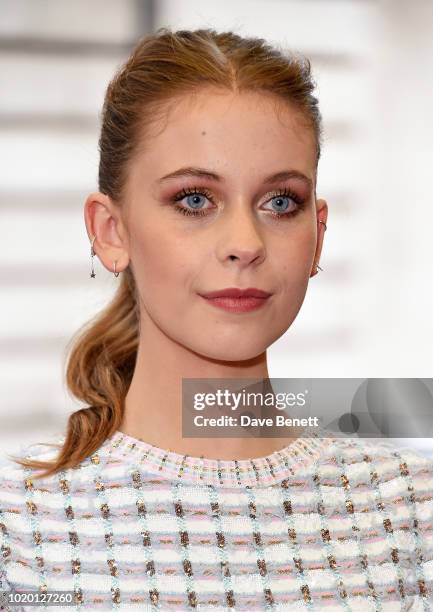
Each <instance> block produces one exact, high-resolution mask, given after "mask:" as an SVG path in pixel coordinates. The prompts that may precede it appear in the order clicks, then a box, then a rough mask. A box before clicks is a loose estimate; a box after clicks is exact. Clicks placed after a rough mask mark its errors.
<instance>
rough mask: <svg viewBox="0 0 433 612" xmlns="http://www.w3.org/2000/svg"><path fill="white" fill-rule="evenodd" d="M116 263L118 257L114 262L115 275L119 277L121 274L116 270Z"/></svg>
mask: <svg viewBox="0 0 433 612" xmlns="http://www.w3.org/2000/svg"><path fill="white" fill-rule="evenodd" d="M116 263H117V259H116V261H115V262H114V272H113V274H114V276H116V277H117V276H119V272H116Z"/></svg>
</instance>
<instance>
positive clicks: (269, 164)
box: [0, 28, 433, 612]
mask: <svg viewBox="0 0 433 612" xmlns="http://www.w3.org/2000/svg"><path fill="white" fill-rule="evenodd" d="M313 91H314V83H313V80H312V78H311V74H310V63H309V61H308V60H307V59H306V58H303V57H302V56H295V55H288V54H287V53H284V52H283V51H282V50H280V49H277V48H275V47H271V46H270V45H269V44H267V43H266V42H265V41H264V40H262V39H256V38H243V37H241V36H239V35H237V34H234V33H232V32H220V33H218V32H216V31H214V30H210V29H202V30H196V31H186V30H182V31H176V32H173V31H171V30H169V29H167V28H162V29H160V30H158V31H157V32H156V33H154V34H151V35H148V36H146V37H144V38H143V39H142V40H141V41H140V42H139V43H138V45H137V46H136V48H135V49H134V51H133V53H132V54H131V56H130V58H129V59H128V60H127V62H126V63H125V64H124V65H123V66H122V67H121V69H120V70H119V71H118V73H117V74H116V75H115V77H114V79H113V80H112V81H111V82H110V84H109V86H108V89H107V92H106V97H105V102H104V107H103V113H102V127H101V136H100V143H99V144H100V167H99V191H97V192H94V193H91V194H90V195H89V196H88V198H87V200H86V202H85V223H86V228H87V232H88V236H89V241H90V244H91V255H92V263H93V261H94V260H93V256H94V255H96V256H97V257H98V259H99V260H100V261H101V262H102V264H103V266H104V267H105V268H106V269H107V270H109V271H110V272H113V273H114V274H115V276H116V277H117V276H119V275H120V278H119V287H118V289H117V292H116V294H115V296H114V299H113V300H112V302H111V303H110V304H109V306H108V307H107V308H106V309H105V310H104V311H103V312H102V313H101V314H100V315H99V316H98V317H97V318H96V319H95V320H93V321H92V322H91V324H90V325H89V326H87V327H86V328H85V329H84V330H82V331H81V333H80V335H79V336H78V337H77V338H76V341H75V344H74V346H73V348H72V350H71V352H70V356H69V362H68V367H67V384H68V387H69V389H70V391H71V393H72V394H73V395H74V396H75V397H76V398H78V399H79V400H81V401H82V402H84V404H85V407H84V408H83V409H81V410H78V411H77V412H75V413H74V414H72V415H71V416H70V418H69V422H68V425H67V431H66V435H65V436H64V438H62V440H61V441H60V444H59V445H58V446H59V448H56V450H55V451H54V450H53V449H49V450H47V449H46V448H45V449H43V450H41V449H39V450H38V451H36V452H33V453H32V454H31V453H28V454H27V455H26V457H23V458H21V459H19V458H15V462H12V461H11V460H10V459H8V460H7V465H6V464H5V465H4V467H3V469H2V471H1V474H0V527H1V529H0V543H1V553H2V554H1V556H0V561H1V569H0V572H1V573H0V576H1V577H2V578H1V580H2V587H3V588H4V589H5V590H7V589H17V590H21V589H28V590H32V591H34V592H35V593H36V592H37V594H38V595H39V597H41V598H42V597H43V596H44V594H45V595H47V594H49V593H50V592H51V591H54V590H57V591H70V592H71V593H72V599H70V600H68V603H69V602H70V603H69V607H67V606H66V607H65V609H71V605H73V607H75V609H77V610H93V609H104V610H108V609H122V610H129V609H137V610H162V611H165V610H176V611H181V610H249V611H252V610H319V609H322V608H323V609H326V610H333V611H334V610H362V611H363V612H364V611H366V610H372V611H373V610H374V611H376V610H389V611H391V610H392V611H394V610H409V609H411V610H429V609H430V603H431V601H432V581H433V560H432V557H433V536H432V526H433V510H432V508H433V506H432V502H431V499H432V490H433V469H432V467H433V466H432V463H431V461H429V460H428V459H426V458H424V457H422V456H420V455H418V454H417V453H415V452H414V451H411V450H410V449H403V450H400V451H398V449H396V448H394V447H392V446H391V445H389V444H382V445H374V444H372V443H371V442H370V443H369V442H368V441H362V440H350V439H347V438H338V437H331V436H329V435H328V436H326V435H318V433H317V432H316V433H315V434H312V435H310V434H309V432H307V433H305V431H303V430H302V431H299V430H293V435H291V436H287V437H286V438H281V437H280V438H275V437H267V438H266V437H261V438H252V437H248V438H245V437H237V438H230V437H227V438H225V439H222V438H218V437H215V438H214V439H212V437H209V438H183V437H182V380H183V379H186V378H198V379H215V378H217V379H218V378H226V379H238V378H239V379H244V378H245V379H256V380H257V379H259V380H266V379H267V378H268V377H269V373H268V368H267V360H266V350H267V348H268V347H269V346H271V345H272V343H273V342H274V341H275V340H277V339H278V338H280V337H281V336H282V335H283V334H284V333H285V332H286V331H287V329H288V328H289V327H290V325H291V324H292V322H293V321H294V319H295V318H296V316H297V314H298V312H299V310H300V307H301V305H302V303H303V300H304V297H305V294H306V289H307V286H308V283H309V279H310V278H311V277H312V276H314V275H315V274H316V273H317V271H318V269H319V260H320V254H321V250H322V244H323V237H324V232H325V230H326V224H327V215H328V207H327V203H326V201H325V200H323V199H318V198H317V197H316V179H317V168H318V161H319V157H320V149H321V146H320V145H321V129H322V128H321V116H320V112H319V109H318V103H317V102H318V101H317V98H316V97H315V96H314V95H313ZM93 275H94V268H93V266H92V274H91V276H93ZM251 288H254V289H255V290H257V289H258V290H260V291H261V292H262V293H261V294H260V296H258V295H257V293H256V295H255V296H254V295H251V292H250V294H249V296H248V295H247V296H246V297H245V296H244V297H233V292H232V295H231V297H230V295H228V293H230V292H227V289H236V290H240V291H241V293H242V290H245V289H251ZM214 292H217V293H218V292H219V293H220V296H219V297H215V295H214ZM224 295H225V297H224ZM322 433H323V432H322ZM40 469H43V470H44V471H43V472H42V473H39V472H38V470H40ZM23 605H24V604H23ZM6 609H7V608H6Z"/></svg>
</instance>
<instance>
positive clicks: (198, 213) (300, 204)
mask: <svg viewBox="0 0 433 612" xmlns="http://www.w3.org/2000/svg"><path fill="white" fill-rule="evenodd" d="M195 194H197V195H203V196H205V197H206V198H207V199H208V200H210V201H211V202H214V199H213V196H212V194H211V193H210V191H208V190H207V189H205V188H197V187H187V188H184V189H182V191H180V192H179V193H177V194H176V195H175V196H173V198H172V199H171V200H172V202H173V205H174V209H175V210H176V211H177V212H179V213H180V214H182V215H187V216H192V217H204V216H206V215H207V213H206V212H205V211H202V210H191V209H188V208H184V207H183V206H179V205H178V204H176V202H178V201H179V200H183V198H185V197H186V196H188V195H195ZM280 196H286V197H289V198H291V199H292V200H293V201H294V202H296V205H297V207H296V209H295V210H293V211H292V212H289V213H279V212H275V211H268V212H270V213H271V215H272V216H273V217H275V218H277V219H281V218H282V217H286V218H291V217H294V216H295V215H297V214H298V213H299V212H300V211H301V210H303V209H304V208H305V202H304V200H303V199H302V198H300V197H299V196H298V195H297V194H296V193H293V191H291V190H290V189H288V188H284V189H280V190H278V191H273V192H272V193H271V197H270V199H271V200H272V199H273V198H277V197H280ZM206 210H207V209H206Z"/></svg>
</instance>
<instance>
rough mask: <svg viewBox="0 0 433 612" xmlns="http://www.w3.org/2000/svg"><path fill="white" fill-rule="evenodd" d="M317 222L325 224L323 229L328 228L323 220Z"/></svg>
mask: <svg viewBox="0 0 433 612" xmlns="http://www.w3.org/2000/svg"><path fill="white" fill-rule="evenodd" d="M319 223H323V225H324V226H325V231H326V230H327V229H328V228H327V227H326V223H325V222H324V221H319Z"/></svg>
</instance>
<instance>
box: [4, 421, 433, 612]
mask: <svg viewBox="0 0 433 612" xmlns="http://www.w3.org/2000/svg"><path fill="white" fill-rule="evenodd" d="M121 436H122V440H123V441H125V439H124V437H123V434H120V432H119V435H118V436H117V440H119V439H120V437H121ZM134 442H135V446H132V445H131V447H129V450H128V447H126V452H125V449H123V448H120V446H116V447H115V448H114V449H113V446H112V444H113V438H110V439H107V440H106V441H105V443H104V444H103V445H102V446H101V447H100V448H99V449H98V450H97V451H96V452H94V453H93V454H92V455H91V456H89V457H88V458H86V460H84V461H83V462H82V463H81V464H79V465H78V466H77V467H76V468H74V469H68V470H64V471H62V472H59V473H58V474H57V475H54V476H52V477H48V478H45V479H41V480H37V479H35V478H34V477H33V476H34V473H33V471H32V470H24V469H23V468H21V467H19V466H18V467H17V465H16V464H13V463H11V462H9V463H7V465H2V463H1V460H0V590H1V588H5V589H9V588H10V589H12V588H13V589H15V590H16V591H19V590H23V589H27V590H30V591H31V590H33V591H38V592H40V593H44V592H46V591H54V590H65V591H72V592H73V594H74V600H73V605H69V606H68V607H67V609H68V610H75V611H77V612H78V611H79V612H85V611H87V610H125V611H126V610H135V609H136V610H140V611H141V610H148V611H150V612H169V611H173V612H191V611H193V610H197V611H198V612H211V611H212V612H215V611H218V612H226V611H227V610H232V611H236V612H242V611H247V612H259V611H263V610H266V611H269V612H282V611H287V612H289V611H290V612H291V611H295V610H299V611H300V610H307V611H309V612H314V611H316V610H323V611H325V610H326V611H332V612H334V611H335V612H336V611H337V610H338V611H340V610H347V611H351V612H352V611H353V612H378V611H380V612H394V610H411V611H412V610H413V611H415V610H416V611H417V612H419V611H422V612H427V611H429V610H431V609H432V603H433V462H432V461H431V460H430V459H427V458H425V457H422V456H420V455H417V454H416V453H415V452H413V451H411V450H407V449H406V450H405V449H396V448H393V447H392V446H391V447H389V446H387V447H385V446H381V445H378V444H375V443H368V441H362V440H358V441H351V440H347V439H340V440H334V441H332V442H331V443H329V442H328V441H326V442H325V443H324V442H323V441H322V440H317V439H315V440H314V441H311V442H312V444H311V446H309V445H308V444H307V448H309V449H310V450H311V452H314V451H313V447H314V448H316V449H319V448H320V453H319V455H318V456H317V455H314V456H315V458H314V459H313V458H312V455H308V453H307V455H308V457H309V458H308V457H306V461H302V462H300V461H299V460H298V456H299V455H296V454H293V455H291V456H287V454H286V453H285V450H284V449H282V450H281V451H279V452H277V453H276V454H275V455H274V457H273V458H272V461H271V464H272V471H273V476H272V478H274V479H276V480H275V481H274V482H273V483H272V484H269V485H264V484H263V478H264V477H266V475H268V476H269V475H270V474H271V471H270V469H269V470H268V468H267V467H266V466H267V465H269V464H268V462H267V458H266V457H265V458H258V459H257V458H253V459H251V462H252V463H253V464H254V465H255V466H256V468H257V471H255V470H254V469H253V468H252V470H253V471H252V472H251V473H250V472H242V471H240V472H239V478H240V479H241V482H239V480H237V477H236V474H235V477H234V479H233V477H232V473H231V472H230V471H229V472H225V471H224V470H223V469H221V468H222V467H224V466H222V465H221V463H220V465H219V466H218V462H217V460H215V462H216V463H215V464H214V466H213V467H215V468H216V469H217V472H216V474H214V473H212V472H210V473H207V472H206V471H204V473H203V474H202V476H203V480H201V479H200V477H199V476H200V475H199V474H197V473H196V472H194V471H191V470H190V468H191V467H192V466H191V465H190V464H189V463H188V460H187V459H188V457H185V460H184V461H183V462H182V456H180V455H179V456H178V457H177V459H178V458H179V457H180V461H179V462H178V463H176V465H178V466H179V470H177V471H176V470H175V472H176V473H175V474H174V475H172V476H171V474H172V467H170V466H169V464H168V463H167V458H170V457H166V459H165V460H164V456H166V455H167V454H168V453H167V451H164V450H163V449H160V450H161V453H162V456H161V457H160V459H161V460H160V462H159V463H158V462H157V463H156V464H155V463H146V461H144V462H143V461H141V454H142V450H143V446H142V444H143V442H142V441H140V440H134V439H133V442H132V444H134ZM315 445H317V446H315ZM119 449H120V450H119ZM134 449H137V450H135V451H134ZM108 450H110V452H108ZM304 450H305V449H304ZM169 452H170V451H169ZM50 453H51V451H50V452H48V453H44V452H39V453H38V452H36V453H32V456H33V457H35V458H36V457H37V458H39V459H42V460H43V459H49V458H50ZM27 456H29V455H27ZM51 458H52V456H51ZM260 459H262V460H263V461H260ZM229 463H230V462H229ZM238 463H239V464H240V467H241V468H245V467H247V466H248V465H249V464H250V462H249V461H248V460H246V461H241V462H238ZM235 466H236V462H235V461H234V462H233V464H232V465H231V466H230V467H232V468H234V467H235ZM218 467H219V472H218ZM160 468H161V469H160ZM181 468H182V469H181ZM263 470H264V471H263ZM178 473H182V475H181V476H180V477H179V476H178ZM257 475H258V478H257ZM246 476H247V477H248V480H247V481H252V482H253V483H254V482H256V483H257V484H253V485H250V484H245V483H244V481H243V480H242V479H243V478H244V477H246ZM226 478H227V479H228V480H225V479H226ZM208 479H211V480H212V481H215V482H214V484H211V483H210V482H207V480H208ZM228 482H229V483H230V485H228V484H225V483H228ZM221 483H222V484H221ZM21 609H22V610H23V611H26V608H25V607H22V608H21ZM63 609H65V610H66V608H63V607H60V610H63ZM32 610H33V607H30V606H29V607H27V611H28V612H31V611H32ZM11 612H12V609H11Z"/></svg>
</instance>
